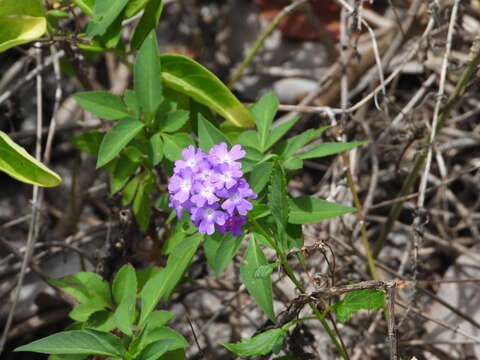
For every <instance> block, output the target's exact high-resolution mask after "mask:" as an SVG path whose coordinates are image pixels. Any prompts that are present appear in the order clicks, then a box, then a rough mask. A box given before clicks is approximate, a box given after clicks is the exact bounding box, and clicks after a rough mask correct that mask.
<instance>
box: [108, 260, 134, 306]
mask: <svg viewBox="0 0 480 360" xmlns="http://www.w3.org/2000/svg"><path fill="white" fill-rule="evenodd" d="M112 293H113V299H114V300H115V302H116V303H117V304H121V303H122V301H123V300H124V299H125V298H128V297H133V298H135V297H136V293H137V275H136V274H135V269H134V268H133V266H132V265H130V264H126V265H123V266H122V267H121V268H120V270H118V272H117V274H116V275H115V278H114V279H113V283H112Z"/></svg>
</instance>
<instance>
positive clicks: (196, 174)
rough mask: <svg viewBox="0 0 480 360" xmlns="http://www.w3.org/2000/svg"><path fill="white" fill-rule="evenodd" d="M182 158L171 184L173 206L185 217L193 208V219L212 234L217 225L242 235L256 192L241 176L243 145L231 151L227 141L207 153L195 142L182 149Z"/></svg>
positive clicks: (243, 154) (200, 229)
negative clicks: (186, 211) (183, 211)
mask: <svg viewBox="0 0 480 360" xmlns="http://www.w3.org/2000/svg"><path fill="white" fill-rule="evenodd" d="M182 155H183V160H177V161H175V168H174V173H173V176H172V177H171V178H170V182H169V184H168V191H169V193H170V204H169V205H168V206H169V207H171V208H174V209H175V210H176V211H177V216H178V217H179V218H180V217H181V216H182V210H183V209H185V210H189V211H190V218H191V220H192V222H193V223H194V224H195V226H196V227H197V228H198V231H199V232H200V233H202V234H208V235H211V234H213V233H214V232H215V227H216V228H217V229H218V231H220V232H221V233H223V234H225V233H227V232H228V231H230V232H231V233H232V235H234V236H237V235H240V234H241V233H242V232H243V230H242V226H244V225H245V224H246V220H245V219H246V215H247V212H248V211H250V210H251V209H252V204H251V202H250V201H248V200H247V198H252V199H255V198H256V197H257V195H256V194H255V193H254V192H253V191H252V189H250V186H249V185H248V183H247V181H246V180H245V179H244V178H243V177H242V176H243V172H242V171H241V168H242V164H241V163H240V162H238V161H236V160H239V159H241V158H243V157H244V156H245V151H243V150H242V147H241V146H240V145H234V146H233V147H232V149H231V150H230V151H229V150H228V147H227V144H225V143H224V142H222V143H220V144H218V145H215V146H213V147H212V148H211V149H210V151H209V152H208V154H206V153H204V152H203V151H202V150H201V149H198V150H197V149H195V147H194V146H193V145H190V146H189V147H188V148H186V149H184V150H183V151H182Z"/></svg>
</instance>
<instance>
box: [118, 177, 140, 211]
mask: <svg viewBox="0 0 480 360" xmlns="http://www.w3.org/2000/svg"><path fill="white" fill-rule="evenodd" d="M141 176H142V175H138V176H136V177H134V178H133V179H132V180H130V181H129V182H128V183H127V185H126V186H125V188H124V189H123V195H122V205H123V206H127V205H129V204H130V203H131V202H132V201H133V199H134V197H135V194H136V193H137V188H138V184H139V182H140V177H141Z"/></svg>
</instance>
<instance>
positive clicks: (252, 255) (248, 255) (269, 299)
mask: <svg viewBox="0 0 480 360" xmlns="http://www.w3.org/2000/svg"><path fill="white" fill-rule="evenodd" d="M255 237H256V235H255V234H251V236H250V243H249V244H248V248H247V250H246V251H245V255H244V260H245V262H246V264H242V265H240V279H241V280H242V282H243V283H244V284H245V287H246V288H247V290H248V292H249V293H250V295H251V296H252V297H253V298H254V300H255V302H256V303H257V304H258V306H260V308H261V309H262V310H263V311H264V312H265V313H266V314H267V316H268V317H269V318H270V319H271V320H272V321H275V312H274V311H273V295H272V279H271V278H262V279H257V278H255V276H254V274H255V271H256V270H257V269H258V268H259V267H260V266H262V265H267V264H268V262H267V259H266V257H265V255H264V253H263V251H262V249H260V247H259V246H258V244H257V242H256V240H255Z"/></svg>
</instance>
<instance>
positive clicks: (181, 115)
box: [160, 110, 190, 133]
mask: <svg viewBox="0 0 480 360" xmlns="http://www.w3.org/2000/svg"><path fill="white" fill-rule="evenodd" d="M189 117H190V113H189V112H188V111H186V110H175V111H170V112H169V113H167V116H165V119H164V120H163V122H162V123H161V124H160V131H163V132H168V133H169V132H175V131H177V130H180V129H181V128H182V127H183V125H185V123H186V122H187V121H188V119H189Z"/></svg>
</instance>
